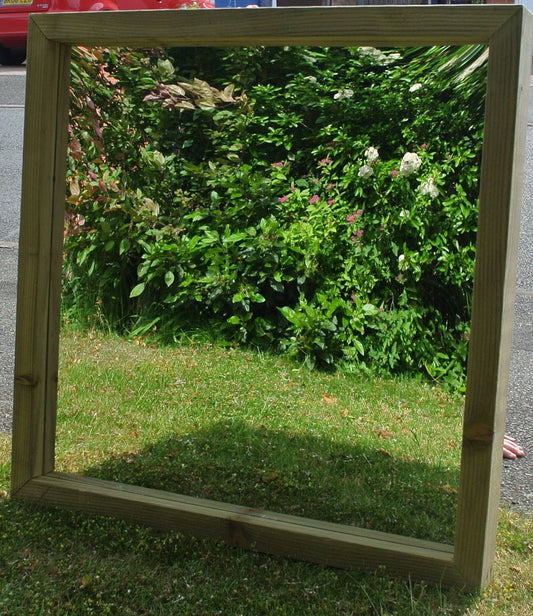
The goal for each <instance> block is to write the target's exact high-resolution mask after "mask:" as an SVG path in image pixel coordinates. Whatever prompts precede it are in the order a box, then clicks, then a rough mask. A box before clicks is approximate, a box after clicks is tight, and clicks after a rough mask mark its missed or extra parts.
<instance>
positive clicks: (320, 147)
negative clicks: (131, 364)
mask: <svg viewBox="0 0 533 616" xmlns="http://www.w3.org/2000/svg"><path fill="white" fill-rule="evenodd" d="M72 70H73V92H72V105H71V143H70V148H69V175H68V190H67V215H66V231H65V245H66V257H65V306H66V308H68V309H70V310H71V312H75V313H76V314H78V315H82V316H84V317H87V316H89V317H90V318H91V319H92V320H94V319H95V318H96V319H103V320H105V322H106V323H109V324H111V326H112V327H113V328H116V329H119V330H120V331H123V332H129V333H133V334H134V335H141V334H144V333H146V332H148V331H149V330H153V329H154V328H155V327H157V329H158V331H159V332H161V333H164V334H165V335H167V336H169V337H172V336H176V335H177V332H179V331H181V330H183V328H186V327H190V326H191V325H194V326H198V325H199V324H202V325H204V326H205V325H209V326H210V327H212V328H214V329H215V330H216V331H217V332H218V333H220V334H221V335H223V336H224V337H225V338H226V339H228V340H231V341H234V342H238V343H245V344H251V345H256V346H258V347H261V348H269V349H274V350H283V351H286V352H290V353H292V354H295V355H297V356H300V357H303V358H304V359H305V360H306V362H307V363H308V364H310V365H320V366H335V365H339V364H344V365H345V366H350V367H353V368H354V369H360V368H369V369H373V370H377V371H387V372H392V373H401V372H403V373H406V372H407V373H411V374H416V373H425V374H426V375H429V376H430V377H432V378H443V379H445V380H447V381H448V382H450V383H454V384H455V385H460V384H461V383H462V381H463V374H464V366H465V360H466V353H467V340H468V331H469V318H470V297H471V292H472V278H473V265H474V254H475V235H476V224H477V194H478V174H479V164H480V156H481V142H482V121H483V100H484V90H485V53H484V50H483V49H482V48H479V47H476V48H455V49H454V48H443V47H439V48H430V49H406V50H403V49H402V50H397V49H393V50H377V49H374V48H365V47H358V48H320V49H318V48H317V49H315V48H252V49H250V48H239V49H179V50H167V51H166V52H161V51H155V50H146V51H142V52H141V51H131V50H120V51H118V52H117V51H114V52H111V51H108V50H94V51H92V52H88V51H87V50H78V51H77V52H76V55H75V58H74V62H73V69H72Z"/></svg>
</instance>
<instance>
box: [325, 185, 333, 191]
mask: <svg viewBox="0 0 533 616" xmlns="http://www.w3.org/2000/svg"><path fill="white" fill-rule="evenodd" d="M332 188H335V184H328V185H327V186H326V190H331V189H332Z"/></svg>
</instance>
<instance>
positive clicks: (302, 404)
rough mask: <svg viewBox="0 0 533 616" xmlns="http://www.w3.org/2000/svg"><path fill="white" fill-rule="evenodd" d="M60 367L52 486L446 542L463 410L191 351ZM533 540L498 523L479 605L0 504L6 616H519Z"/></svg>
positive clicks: (81, 341) (104, 339) (446, 402)
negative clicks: (126, 485)
mask: <svg viewBox="0 0 533 616" xmlns="http://www.w3.org/2000/svg"><path fill="white" fill-rule="evenodd" d="M61 358H62V359H61V367H60V412H59V416H58V432H57V466H58V468H59V469H62V470H67V471H69V472H79V473H84V474H88V475H92V476H97V477H102V478H106V479H112V480H117V481H124V482H130V483H135V484H138V485H145V486H150V487H157V488H163V489H166V490H172V491H177V492H180V493H185V494H191V495H194V496H202V497H207V498H214V499H217V500H223V501H227V502H233V503H237V504H248V505H253V506H260V507H265V508H269V509H273V510H276V511H283V512H287V513H292V514H295V515H305V516H308V517H315V518H318V519H325V520H331V521H336V522H342V523H345V524H355V525H357V526H366V527H370V528H374V529H377V530H386V531H389V532H394V533H399V534H406V535H410V536H418V537H422V538H428V539H433V540H437V541H446V542H452V541H453V528H454V521H455V500H456V490H457V480H458V465H459V447H458V443H459V438H460V432H461V402H462V401H461V399H460V397H454V396H451V395H450V394H448V393H446V392H444V391H442V390H440V389H439V388H437V387H431V386H428V385H424V384H422V383H420V382H417V381H406V380H404V381H398V380H390V381H389V380H383V379H381V380H376V379H368V378H364V377H361V376H354V375H346V374H323V373H322V374H321V373H317V372H310V371H308V370H306V369H304V368H301V367H300V366H298V365H296V364H294V363H291V362H289V361H287V360H285V359H281V358H279V357H270V356H268V355H259V354H255V353H252V352H250V351H247V350H241V349H239V348H224V347H220V346H217V345H214V344H206V343H200V342H193V341H191V342H189V343H185V344H181V345H179V346H177V347H175V348H172V349H170V348H161V347H156V346H150V345H145V344H144V343H142V341H138V343H137V344H135V343H133V342H125V341H123V340H120V339H119V338H116V337H113V336H102V335H97V334H89V335H87V334H80V333H75V332H65V334H64V336H63V338H62V353H61ZM8 472H9V438H8V436H7V435H6V436H5V437H4V436H3V437H2V439H0V481H1V487H2V489H3V490H4V496H7V490H8ZM532 531H533V525H532V521H531V518H527V517H525V516H521V515H519V514H516V513H512V512H509V511H504V510H502V512H501V522H500V533H499V542H498V556H497V561H496V569H495V576H494V581H493V583H492V585H491V586H490V587H489V589H488V590H487V591H485V593H483V594H482V595H479V596H478V595H468V594H461V593H460V592H458V591H456V590H446V589H442V588H438V587H435V586H431V585H427V584H425V583H420V582H417V583H415V582H408V581H407V582H406V581H401V580H397V579H395V578H394V577H391V576H389V575H387V572H386V571H385V570H383V571H380V572H378V573H377V574H375V573H368V572H364V573H361V572H354V571H339V570H333V569H328V568H326V567H320V566H316V565H311V564H307V563H301V562H294V561H290V560H286V559H282V558H276V557H272V556H267V555H262V554H257V553H254V552H249V551H242V550H238V549H233V548H228V547H226V546H223V545H219V544H217V543H215V542H212V541H205V540H198V539H193V538H187V537H183V536H182V535H180V534H179V533H171V532H169V533H161V532H157V531H154V530H151V529H147V528H142V527H139V526H135V525H131V524H126V523H125V522H122V521H118V520H114V519H107V518H101V517H90V516H86V515H82V514H78V513H73V512H67V511H56V510H44V509H39V508H36V507H32V506H28V505H25V504H23V503H20V502H15V501H10V500H8V499H7V498H3V500H2V501H1V503H0V546H1V547H0V614H1V613H4V614H24V615H26V614H28V615H29V614H180V615H181V614H184V615H187V614H191V615H192V614H195V615H197V614H206V615H211V614H213V615H214V614H227V615H231V616H233V615H235V616H236V615H239V614H251V615H255V614H257V615H261V614H287V615H295V616H296V615H300V614H323V615H329V614H340V615H344V614H351V615H359V614H361V615H362V614H372V615H374V614H376V615H386V614H388V615H395V616H396V615H397V616H403V615H408V614H409V615H417V616H418V615H425V614H428V615H429V614H457V615H460V614H461V615H467V614H468V615H474V614H475V615H482V616H485V615H486V616H490V615H493V614H506V615H508V614H519V615H523V616H527V615H528V614H531V611H530V610H531V607H530V606H531V604H532V599H533V583H532V580H533V566H532V544H531V541H532V539H531V536H532V534H533V533H532Z"/></svg>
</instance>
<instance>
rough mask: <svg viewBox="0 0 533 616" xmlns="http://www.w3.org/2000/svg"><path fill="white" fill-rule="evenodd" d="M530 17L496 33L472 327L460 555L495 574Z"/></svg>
mask: <svg viewBox="0 0 533 616" xmlns="http://www.w3.org/2000/svg"><path fill="white" fill-rule="evenodd" d="M531 28H532V25H531V15H530V14H529V13H524V14H523V15H522V14H518V13H517V14H516V15H515V16H514V17H513V18H512V19H510V20H508V21H507V22H506V23H505V24H504V25H503V26H502V27H501V28H500V29H499V30H498V31H497V32H495V34H494V36H493V37H491V40H490V48H489V49H490V52H489V53H490V56H489V58H490V59H489V79H488V88H487V99H486V111H485V128H484V141H483V163H482V171H481V192H480V210H479V220H478V239H477V246H476V270H475V276H474V294H473V301H472V328H471V337H470V349H469V351H470V355H469V365H468V375H467V394H466V402H465V416H464V428H463V449H462V462H461V481H460V490H459V506H458V523H457V529H456V542H455V545H456V553H457V561H458V562H459V563H460V567H461V568H462V569H463V571H464V572H465V575H466V576H467V577H468V578H469V579H471V580H472V582H474V581H476V583H477V584H480V585H484V584H485V583H487V581H488V580H489V578H490V575H491V567H492V561H493V554H494V547H495V539H496V524H497V512H498V506H499V501H500V481H501V465H502V442H503V433H504V427H505V413H506V398H507V385H508V372H509V362H510V354H511V342H512V322H513V308H514V290H515V289H514V288H515V280H516V262H517V252H518V236H519V224H520V208H521V200H522V199H521V197H522V171H523V166H524V152H525V137H526V130H525V126H526V122H527V105H528V100H529V79H530V73H531V43H530V41H531Z"/></svg>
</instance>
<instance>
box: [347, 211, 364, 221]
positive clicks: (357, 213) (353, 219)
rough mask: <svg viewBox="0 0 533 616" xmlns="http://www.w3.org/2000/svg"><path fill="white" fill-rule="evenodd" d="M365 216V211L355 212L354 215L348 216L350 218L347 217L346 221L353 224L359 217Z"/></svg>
mask: <svg viewBox="0 0 533 616" xmlns="http://www.w3.org/2000/svg"><path fill="white" fill-rule="evenodd" d="M362 215H363V210H357V211H355V212H354V213H353V214H348V216H346V220H347V221H348V222H349V223H350V224H352V223H353V222H354V221H355V219H356V218H358V217H359V216H362Z"/></svg>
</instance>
